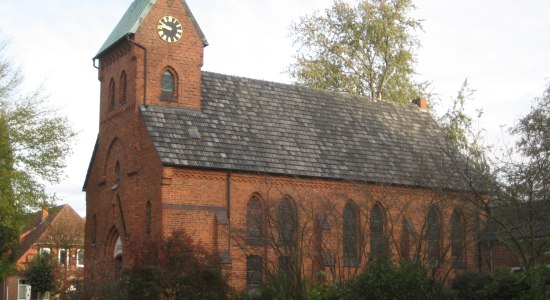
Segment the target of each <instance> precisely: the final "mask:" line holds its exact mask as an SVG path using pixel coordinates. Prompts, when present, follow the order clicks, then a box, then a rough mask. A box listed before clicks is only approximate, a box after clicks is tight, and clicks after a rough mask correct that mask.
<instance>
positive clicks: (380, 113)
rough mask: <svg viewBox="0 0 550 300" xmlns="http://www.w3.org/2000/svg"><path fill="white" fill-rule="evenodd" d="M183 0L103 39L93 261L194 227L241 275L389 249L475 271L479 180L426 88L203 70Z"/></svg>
mask: <svg viewBox="0 0 550 300" xmlns="http://www.w3.org/2000/svg"><path fill="white" fill-rule="evenodd" d="M207 45H208V42H207V40H206V37H205V35H204V34H203V32H202V31H201V29H200V27H199V24H198V22H197V20H195V18H194V17H193V14H192V13H191V11H190V9H189V7H188V5H187V4H186V2H185V1H184V0H135V1H134V2H133V3H132V4H131V6H130V7H129V8H128V10H127V11H126V13H125V14H124V16H123V17H122V19H121V20H120V22H119V23H118V25H117V26H116V27H115V28H114V30H113V32H112V33H111V34H110V35H109V37H108V38H107V40H106V41H105V43H104V44H103V45H102V46H101V48H100V50H99V51H98V53H97V55H96V57H95V58H94V65H95V66H97V68H98V79H99V81H100V82H101V93H100V95H101V96H100V99H99V100H100V105H99V109H100V114H99V133H98V137H97V142H96V145H95V148H94V151H93V156H92V158H91V161H90V165H89V169H88V173H87V176H86V180H85V184H84V190H85V191H86V206H87V207H86V216H87V218H86V228H85V230H86V241H85V252H86V262H85V266H86V274H87V276H91V277H96V276H101V274H104V273H105V271H106V270H107V271H113V272H116V271H117V270H120V269H121V268H126V267H132V266H134V265H136V264H139V263H141V262H143V261H144V256H145V255H146V253H147V249H146V248H147V246H146V245H150V244H151V243H159V242H160V241H161V240H162V239H163V238H164V237H167V236H169V235H170V233H171V232H173V231H175V230H184V231H185V232H187V233H188V234H190V235H192V236H193V238H194V239H195V240H196V241H197V242H200V243H201V244H202V245H204V246H205V247H206V248H207V249H208V250H210V251H212V253H216V254H217V255H219V257H220V260H221V262H222V263H223V264H224V268H225V270H227V272H229V274H230V281H231V284H232V285H233V286H235V287H237V288H238V289H240V290H243V289H252V288H255V287H257V286H259V285H261V284H262V282H263V281H265V278H266V276H268V274H271V273H275V272H277V270H278V269H279V270H280V269H281V268H289V267H290V268H294V269H296V270H297V271H299V272H301V274H303V275H304V276H311V277H313V276H315V274H316V273H319V271H324V272H323V273H324V274H327V275H326V276H327V278H326V280H331V279H338V278H346V277H347V276H353V274H354V273H355V272H357V270H360V268H361V267H362V266H364V265H365V264H368V261H369V260H370V259H371V258H373V257H377V256H380V255H389V256H391V257H392V258H393V259H394V260H395V261H401V260H412V259H416V260H420V261H422V262H424V263H426V265H429V266H431V267H432V268H433V269H434V270H441V272H442V274H451V273H452V274H454V273H455V272H461V271H468V270H470V271H471V270H477V268H478V267H479V266H478V258H477V249H476V243H475V239H476V230H474V229H475V228H476V227H477V226H476V224H477V223H476V218H475V217H474V214H473V212H472V209H471V205H469V202H468V200H469V194H467V193H465V192H464V191H466V190H467V182H465V181H464V179H463V177H462V176H460V174H459V173H460V172H455V170H458V169H460V167H458V166H457V163H456V161H455V160H454V159H452V155H450V152H449V151H446V149H448V147H447V143H446V139H445V137H444V135H443V134H442V132H441V130H440V128H439V127H438V125H437V123H436V122H435V121H434V120H433V119H432V117H431V116H430V114H429V113H428V112H427V111H426V107H427V105H426V100H425V99H422V98H419V99H416V100H414V101H411V102H410V103H408V104H400V103H392V102H386V101H375V100H372V99H368V98H364V97H357V96H351V95H347V94H343V93H335V92H327V91H320V90H315V89H310V88H305V87H301V86H296V85H287V84H280V83H273V82H267V81H260V80H255V79H248V78H241V77H235V76H228V75H223V74H216V73H211V72H206V71H202V70H201V67H202V64H203V49H204V47H206V46H207Z"/></svg>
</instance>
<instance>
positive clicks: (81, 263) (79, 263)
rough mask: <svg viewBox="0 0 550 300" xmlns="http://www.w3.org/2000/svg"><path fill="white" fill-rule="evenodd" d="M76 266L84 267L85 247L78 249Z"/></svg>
mask: <svg viewBox="0 0 550 300" xmlns="http://www.w3.org/2000/svg"><path fill="white" fill-rule="evenodd" d="M76 266H77V267H79V268H82V267H84V249H78V250H77V251H76Z"/></svg>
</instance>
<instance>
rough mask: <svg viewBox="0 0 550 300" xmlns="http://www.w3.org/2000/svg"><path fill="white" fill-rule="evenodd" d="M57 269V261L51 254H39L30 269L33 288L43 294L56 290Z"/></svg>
mask: <svg viewBox="0 0 550 300" xmlns="http://www.w3.org/2000/svg"><path fill="white" fill-rule="evenodd" d="M57 271H58V265H57V261H56V260H55V259H54V258H53V257H52V256H51V255H50V254H46V253H42V254H40V255H38V256H37V257H36V258H35V259H34V261H33V262H32V264H31V266H30V268H29V270H28V276H29V282H30V284H31V286H32V290H33V291H36V292H38V293H41V294H43V293H45V292H51V291H54V290H55V288H56V277H57V275H56V272H57Z"/></svg>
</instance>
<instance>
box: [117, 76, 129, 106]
mask: <svg viewBox="0 0 550 300" xmlns="http://www.w3.org/2000/svg"><path fill="white" fill-rule="evenodd" d="M127 86H128V80H127V79H126V72H124V71H122V74H121V75H120V95H119V97H120V104H122V103H125V102H126V91H127Z"/></svg>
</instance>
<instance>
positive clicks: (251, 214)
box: [246, 196, 264, 245]
mask: <svg viewBox="0 0 550 300" xmlns="http://www.w3.org/2000/svg"><path fill="white" fill-rule="evenodd" d="M246 242H247V244H250V245H262V244H263V243H264V214H263V211H262V204H261V202H260V199H258V197H257V196H253V197H252V198H250V200H249V201H248V205H247V206H246Z"/></svg>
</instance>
